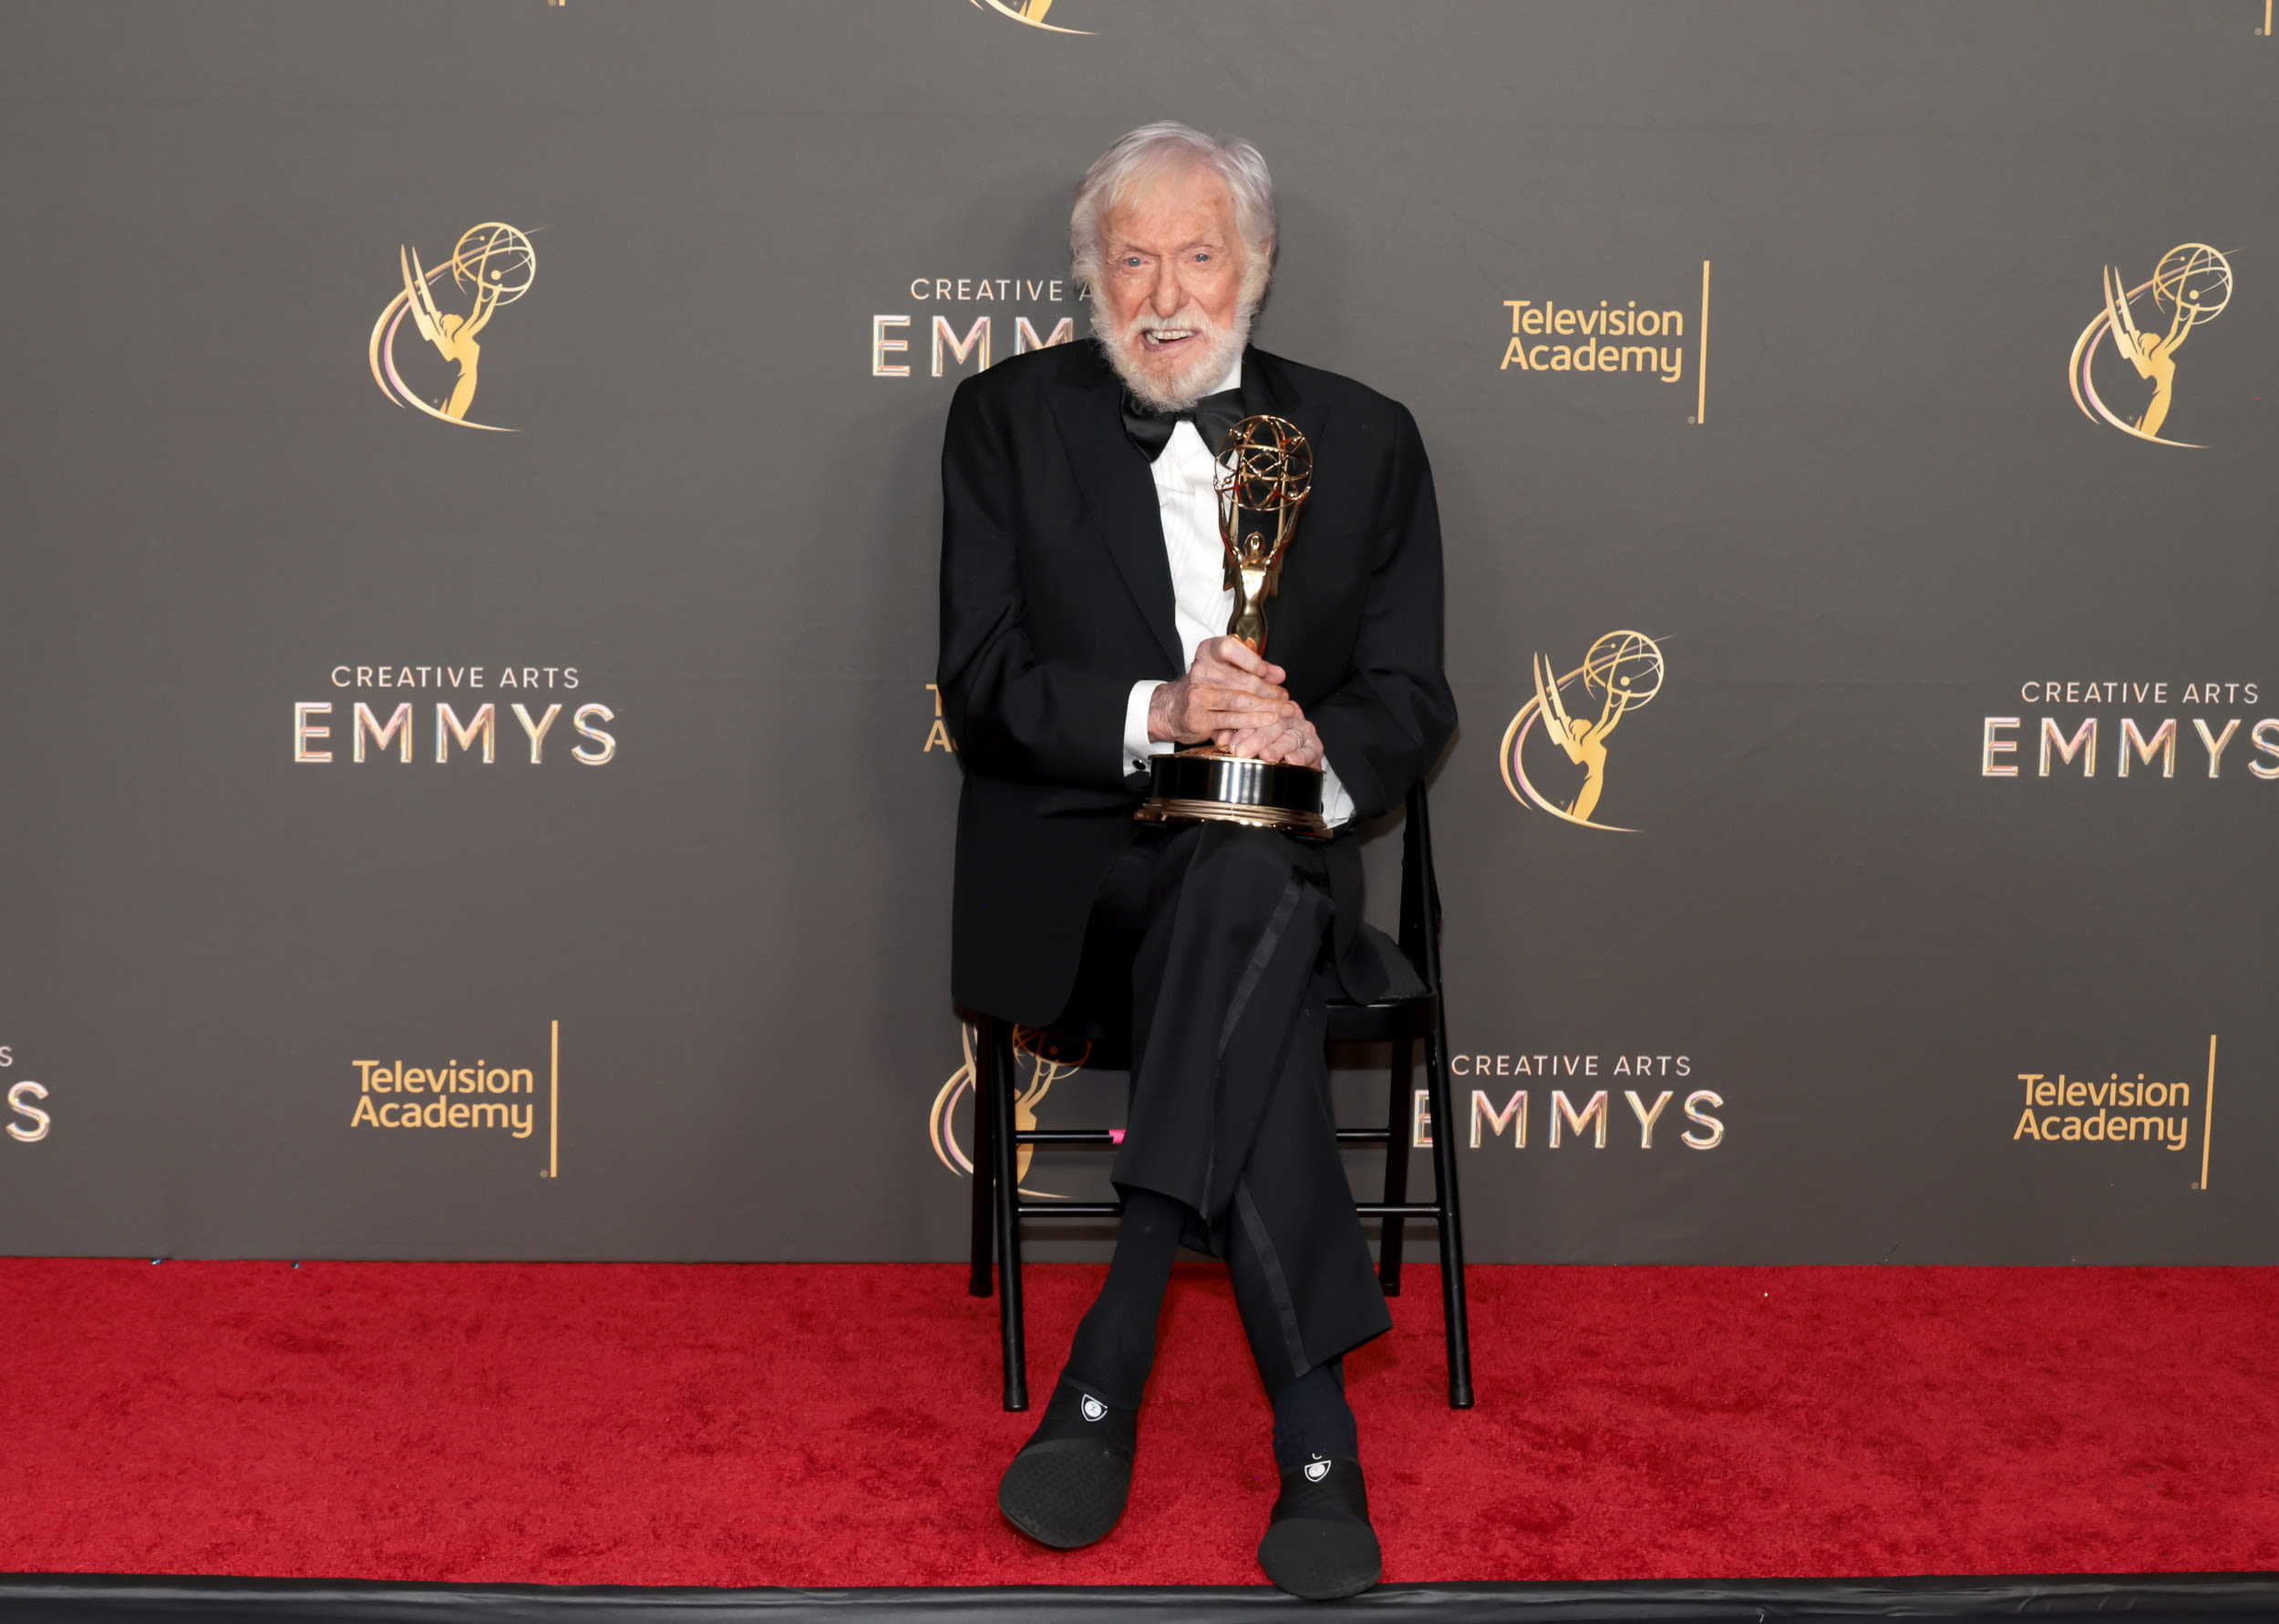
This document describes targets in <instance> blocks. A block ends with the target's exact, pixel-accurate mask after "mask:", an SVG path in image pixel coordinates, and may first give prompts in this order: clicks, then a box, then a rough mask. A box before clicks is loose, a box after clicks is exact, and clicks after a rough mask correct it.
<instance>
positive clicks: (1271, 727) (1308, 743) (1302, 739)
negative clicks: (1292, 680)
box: [1211, 705, 1322, 767]
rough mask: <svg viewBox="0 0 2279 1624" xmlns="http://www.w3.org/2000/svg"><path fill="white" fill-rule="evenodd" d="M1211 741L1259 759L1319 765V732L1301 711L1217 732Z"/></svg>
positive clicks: (1232, 752)
mask: <svg viewBox="0 0 2279 1624" xmlns="http://www.w3.org/2000/svg"><path fill="white" fill-rule="evenodd" d="M1290 708H1291V709H1292V710H1293V711H1295V710H1297V708H1298V707H1297V706H1296V705H1292V706H1291V707H1290ZM1211 742H1212V744H1214V745H1218V746H1219V748H1220V749H1222V750H1224V751H1225V752H1226V753H1227V754H1228V755H1247V756H1251V757H1253V758H1254V759H1256V760H1259V761H1283V762H1287V763H1289V764H1290V765H1291V766H1306V767H1317V766H1321V765H1322V735H1320V734H1318V733H1315V731H1314V724H1312V723H1311V722H1308V721H1307V720H1306V719H1305V717H1304V714H1297V715H1292V716H1285V717H1284V718H1283V719H1282V720H1281V721H1279V722H1269V723H1267V724H1266V725H1264V726H1263V727H1246V728H1240V729H1232V730H1230V731H1227V732H1223V733H1220V734H1218V735H1214V736H1213V737H1212V741H1211Z"/></svg>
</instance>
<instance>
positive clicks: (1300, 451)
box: [1133, 414, 1329, 838]
mask: <svg viewBox="0 0 2279 1624" xmlns="http://www.w3.org/2000/svg"><path fill="white" fill-rule="evenodd" d="M1230 458H1232V461H1230V460H1229V459H1230ZM1219 462H1220V468H1219V477H1218V480H1217V489H1218V496H1219V535H1220V538H1221V540H1223V541H1224V542H1225V543H1226V583H1227V585H1228V586H1230V587H1232V589H1233V591H1234V618H1233V619H1232V620H1231V621H1229V622H1227V632H1228V633H1229V634H1230V635H1232V636H1234V637H1239V638H1241V639H1242V640H1243V642H1245V643H1247V644H1249V645H1250V647H1251V648H1252V649H1253V650H1254V651H1256V652H1257V653H1262V654H1263V653H1265V652H1266V600H1267V599H1269V598H1271V597H1273V596H1274V593H1275V591H1277V590H1278V589H1279V588H1280V586H1281V584H1282V563H1283V557H1284V554H1286V553H1287V552H1288V551H1289V550H1290V541H1291V539H1292V538H1293V537H1294V536H1295V535H1296V534H1297V529H1298V512H1299V510H1300V509H1303V508H1304V506H1305V500H1306V499H1307V498H1308V497H1310V496H1312V495H1313V494H1314V450H1313V447H1310V446H1308V445H1307V444H1306V443H1305V437H1304V435H1302V434H1300V433H1299V432H1298V427H1297V425H1296V424H1294V423H1290V422H1287V421H1285V420H1284V419H1283V418H1280V417H1270V416H1264V415H1263V414H1262V415H1260V416H1255V417H1245V418H1243V420H1242V421H1241V422H1240V423H1237V424H1236V425H1235V426H1234V427H1232V428H1230V429H1229V430H1227V437H1226V441H1225V443H1224V444H1223V445H1222V446H1221V447H1220V448H1219ZM1245 516H1248V517H1250V518H1252V519H1254V520H1258V521H1263V522H1262V524H1261V528H1259V529H1243V519H1244V518H1245ZM1268 526H1271V533H1270V532H1269V529H1267V528H1266V527H1268ZM1148 771H1149V776H1150V785H1149V791H1150V793H1149V796H1148V798H1147V801H1146V803H1145V804H1144V805H1142V806H1141V807H1140V808H1139V811H1138V812H1137V813H1135V814H1134V815H1133V816H1135V817H1138V818H1139V819H1140V820H1141V821H1142V822H1146V823H1243V824H1248V825H1250V826H1251V827H1253V828H1263V829H1281V830H1283V831H1284V832H1285V833H1288V834H1294V835H1312V836H1315V837H1316V838H1327V836H1328V834H1329V825H1328V824H1326V823H1325V822H1323V821H1322V772H1321V769H1320V768H1319V767H1307V766H1291V765H1290V764H1289V763H1287V762H1265V761H1254V760H1253V759H1251V758H1249V757H1247V756H1242V755H1229V754H1227V752H1225V751H1224V750H1221V749H1217V748H1215V747H1214V746H1212V745H1195V746H1194V747H1192V748H1191V749H1186V750H1180V751H1176V752H1174V753H1173V754H1171V755H1158V756H1156V757H1154V758H1153V759H1152V760H1150V762H1149V764H1148Z"/></svg>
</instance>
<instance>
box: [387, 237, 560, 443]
mask: <svg viewBox="0 0 2279 1624" xmlns="http://www.w3.org/2000/svg"><path fill="white" fill-rule="evenodd" d="M397 268H398V270H399V271H400V272H402V275H403V286H402V288H401V289H400V290H398V291H397V294H396V296H395V297H394V298H392V299H390V300H389V301H388V302H387V308H386V309H384V310H382V311H381V312H380V319H379V320H378V321H377V322H376V323H374V324H373V325H372V343H371V346H370V350H371V362H372V381H373V382H374V383H375V384H377V385H379V386H380V393H381V394H383V395H385V396H387V397H388V398H389V399H390V400H392V401H394V402H396V404H397V405H398V406H414V407H417V408H418V410H420V411H423V412H425V413H427V414H428V416H430V417H435V418H438V419H440V420H441V421H443V422H445V423H456V424H458V425H459V427H461V428H487V429H490V430H493V431H494V432H496V433H500V434H511V433H513V432H514V431H513V430H512V429H508V428H500V427H499V425H497V424H495V423H470V422H469V421H468V418H467V410H468V408H469V406H473V405H474V404H475V384H476V374H477V369H478V368H479V367H480V365H481V362H482V345H481V344H480V343H478V342H477V335H478V334H480V333H481V332H482V330H483V329H484V328H485V327H487V326H489V325H490V318H491V317H492V316H494V315H496V314H497V313H499V309H500V306H501V305H506V304H511V303H514V302H515V301H516V300H517V299H520V298H521V296H522V295H523V294H525V293H529V292H530V291H531V279H532V278H533V277H534V276H535V275H536V274H537V273H538V255H537V253H536V252H533V251H532V249H531V240H530V239H529V238H528V237H527V236H525V235H523V234H522V233H521V231H516V230H515V229H514V228H513V227H512V226H510V225H502V224H500V222H498V221H486V222H484V223H483V224H481V225H479V226H470V227H469V228H468V230H467V231H465V232H464V233H463V234H461V236H460V237H459V242H458V243H457V244H456V245H455V246H454V247H453V248H452V250H451V257H450V258H449V259H448V260H446V261H445V262H443V263H442V264H440V265H438V266H437V267H435V269H434V270H432V271H430V270H427V269H425V268H423V267H422V266H421V265H420V263H419V255H418V253H417V252H414V251H413V250H412V249H410V248H407V247H403V248H398V249H397ZM447 276H448V277H449V279H450V285H451V286H452V287H453V288H454V289H455V290H456V291H457V292H458V293H459V294H461V295H463V296H465V297H466V298H467V299H468V300H469V309H468V312H467V313H466V314H465V315H460V314H459V313H457V312H455V311H446V310H444V309H443V308H442V307H441V306H440V305H438V303H436V298H435V293H436V289H437V287H438V286H439V285H441V283H442V281H443V279H444V278H445V277H447ZM407 315H408V316H410V317H411V319H412V324H413V325H414V326H415V327H417V328H418V332H419V336H420V337H422V338H424V339H426V340H427V341H428V343H429V344H433V345H434V346H435V348H436V353H437V354H438V355H441V356H442V357H443V359H444V360H445V361H446V362H447V363H449V365H452V366H454V367H456V368H458V376H457V379H456V381H455V382H454V383H453V384H452V385H451V390H450V393H449V395H448V396H445V397H444V398H443V399H442V400H441V401H439V402H435V403H431V402H429V401H428V400H427V399H426V398H424V397H423V396H420V395H419V394H418V391H417V390H415V389H413V388H412V386H411V385H409V384H407V383H406V382H405V381H404V375H403V373H402V372H401V371H400V370H399V369H398V368H397V362H396V334H397V330H398V329H399V328H401V327H402V326H403V324H404V318H405V316H407Z"/></svg>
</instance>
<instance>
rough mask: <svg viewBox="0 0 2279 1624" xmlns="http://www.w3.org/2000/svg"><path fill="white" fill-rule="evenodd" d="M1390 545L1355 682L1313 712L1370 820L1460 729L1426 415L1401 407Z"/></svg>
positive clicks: (1382, 548)
mask: <svg viewBox="0 0 2279 1624" xmlns="http://www.w3.org/2000/svg"><path fill="white" fill-rule="evenodd" d="M1393 410H1394V413H1395V421H1394V427H1393V453H1392V455H1393V466H1392V470H1391V475H1390V478H1388V479H1387V482H1386V493H1385V499H1384V506H1383V507H1382V509H1380V510H1379V513H1378V526H1379V531H1378V533H1379V535H1380V537H1381V540H1380V542H1379V545H1378V548H1377V552H1376V554H1375V565H1374V569H1373V571H1372V573H1371V576H1370V581H1369V596H1368V602H1367V605H1366V608H1365V609H1364V611H1363V612H1362V619H1361V626H1360V630H1359V632H1358V634H1357V635H1356V638H1355V640H1354V652H1353V662H1352V667H1351V671H1350V673H1349V674H1348V675H1347V677H1346V681H1345V682H1344V683H1343V684H1340V685H1339V686H1338V687H1337V689H1336V690H1335V692H1334V693H1332V694H1329V695H1328V697H1327V698H1325V699H1324V700H1322V701H1320V702H1319V703H1318V704H1315V706H1314V708H1313V710H1312V711H1311V712H1310V713H1309V716H1310V719H1311V720H1312V721H1313V724H1314V726H1315V731H1316V732H1318V733H1319V734H1320V735H1322V748H1323V753H1324V754H1325V755H1326V756H1327V757H1328V758H1329V759H1330V760H1332V761H1334V762H1335V763H1336V764H1337V776H1338V777H1339V778H1340V779H1341V780H1343V782H1344V784H1345V786H1346V791H1347V793H1348V794H1350V795H1351V796H1352V797H1353V803H1354V809H1355V811H1356V814H1357V815H1358V816H1360V817H1380V816H1382V815H1383V814H1385V813H1387V812H1389V811H1391V810H1392V809H1393V808H1394V807H1397V806H1398V805H1399V804H1400V802H1401V798H1402V797H1404V796H1406V795H1407V794H1408V790H1409V788H1410V786H1412V785H1414V784H1415V783H1416V782H1417V781H1418V779H1420V778H1422V777H1423V776H1424V775H1425V774H1426V773H1427V772H1428V771H1429V770H1430V769H1431V766H1432V764H1433V763H1434V762H1436V761H1437V760H1439V755H1440V752H1441V750H1442V749H1444V748H1445V747H1446V746H1447V745H1448V742H1449V736H1450V735H1452V734H1453V733H1454V732H1455V731H1456V696H1455V694H1452V693H1451V692H1450V691H1449V683H1448V673H1447V672H1446V670H1445V669H1444V668H1443V664H1442V643H1443V620H1444V609H1443V603H1442V584H1441V569H1440V512H1439V504H1438V503H1437V501H1436V500H1435V499H1434V497H1433V492H1432V468H1431V465H1430V464H1429V463H1428V461H1427V460H1426V458H1425V449H1424V441H1423V439H1422V437H1420V436H1418V433H1417V422H1416V419H1415V418H1414V417H1412V416H1409V414H1408V408H1406V407H1405V406H1395V407H1394V408H1393Z"/></svg>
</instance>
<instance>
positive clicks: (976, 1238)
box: [945, 1022, 996, 1297]
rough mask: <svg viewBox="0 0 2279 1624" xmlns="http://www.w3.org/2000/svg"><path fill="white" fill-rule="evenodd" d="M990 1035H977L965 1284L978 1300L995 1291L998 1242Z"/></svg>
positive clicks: (986, 1030)
mask: <svg viewBox="0 0 2279 1624" xmlns="http://www.w3.org/2000/svg"><path fill="white" fill-rule="evenodd" d="M987 1036H988V1023H986V1022H985V1023H983V1027H982V1030H981V1031H980V1032H978V1033H975V1036H974V1233H973V1239H972V1241H971V1242H970V1243H969V1248H968V1249H969V1250H970V1252H971V1254H972V1256H971V1265H972V1270H973V1272H972V1277H971V1278H970V1279H969V1280H967V1281H966V1283H965V1290H967V1291H968V1292H969V1293H971V1294H972V1295H973V1296H975V1297H986V1296H988V1295H989V1293H990V1291H991V1290H992V1289H993V1288H992V1287H991V1285H990V1280H989V1254H990V1249H991V1246H992V1242H993V1240H994V1239H995V1238H994V1237H993V1236H992V1235H991V1233H990V1223H991V1213H992V1210H993V1209H992V1207H991V1199H992V1197H994V1196H995V1194H996V1178H995V1174H996V1165H995V1162H994V1161H992V1160H991V1153H990V1146H991V1144H992V1143H993V1141H994V1139H995V1135H993V1134H992V1133H991V1131H990V1118H991V1117H992V1116H993V1115H995V1111H996V1106H995V1104H994V1102H993V1096H992V1095H991V1092H990V1089H989V1087H988V1083H987V1079H988V1077H989V1076H990V1066H989V1062H988V1059H987V1057H986V1043H987ZM945 1131H946V1130H945Z"/></svg>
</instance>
